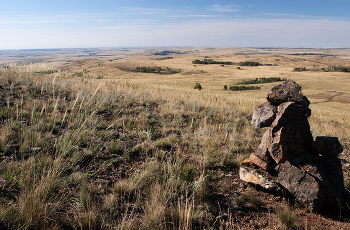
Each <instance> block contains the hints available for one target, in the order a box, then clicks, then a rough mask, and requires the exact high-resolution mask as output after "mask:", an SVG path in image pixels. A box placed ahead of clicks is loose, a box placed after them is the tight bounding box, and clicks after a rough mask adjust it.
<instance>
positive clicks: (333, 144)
mask: <svg viewBox="0 0 350 230" xmlns="http://www.w3.org/2000/svg"><path fill="white" fill-rule="evenodd" d="M312 146H313V147H314V149H315V150H316V151H317V152H319V153H320V154H322V155H324V156H338V154H339V153H341V152H343V147H342V146H341V144H340V142H339V140H338V137H323V136H321V137H316V140H315V141H314V142H313V143H312Z"/></svg>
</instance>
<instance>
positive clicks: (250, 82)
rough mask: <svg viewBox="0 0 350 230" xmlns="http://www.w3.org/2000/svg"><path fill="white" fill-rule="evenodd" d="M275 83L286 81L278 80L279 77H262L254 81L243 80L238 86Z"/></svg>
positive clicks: (284, 79)
mask: <svg viewBox="0 0 350 230" xmlns="http://www.w3.org/2000/svg"><path fill="white" fill-rule="evenodd" d="M277 81H287V79H286V78H280V77H268V78H266V77H262V78H255V79H244V80H243V81H241V82H239V83H238V84H239V85H250V84H261V83H271V82H277Z"/></svg>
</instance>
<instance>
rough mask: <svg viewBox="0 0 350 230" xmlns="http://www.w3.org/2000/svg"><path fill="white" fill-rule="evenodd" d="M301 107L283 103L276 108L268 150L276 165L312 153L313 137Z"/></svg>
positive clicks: (291, 103) (292, 103)
mask: <svg viewBox="0 0 350 230" xmlns="http://www.w3.org/2000/svg"><path fill="white" fill-rule="evenodd" d="M303 111H304V109H303V108H302V106H300V105H298V104H296V103H294V102H285V103H282V104H281V105H279V106H278V113H277V115H276V119H275V121H274V122H273V123H272V125H271V127H270V130H269V137H268V138H267V139H268V140H269V141H270V144H269V145H268V146H269V147H268V150H269V152H270V154H271V157H272V158H273V159H274V160H275V161H276V163H277V164H280V163H283V162H285V161H286V160H288V161H292V160H293V159H294V158H296V157H299V156H301V155H304V154H307V153H310V152H312V146H311V142H312V141H313V137H312V134H311V131H310V125H309V122H308V120H307V118H306V117H305V116H304V113H303Z"/></svg>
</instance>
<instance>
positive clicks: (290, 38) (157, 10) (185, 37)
mask: <svg viewBox="0 0 350 230" xmlns="http://www.w3.org/2000/svg"><path fill="white" fill-rule="evenodd" d="M349 9H350V0H333V1H322V0H302V1H301V0H289V1H288V0H266V1H265V0H253V1H249V0H245V1H209V0H201V1H197V0H195V1H189V0H187V1H184V0H178V1H167V0H162V1H155V0H127V1H112V0H96V1H92V0H0V49H35V48H88V47H143V46H210V47H350V13H349Z"/></svg>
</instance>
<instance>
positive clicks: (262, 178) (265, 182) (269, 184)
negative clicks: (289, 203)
mask: <svg viewBox="0 0 350 230" xmlns="http://www.w3.org/2000/svg"><path fill="white" fill-rule="evenodd" d="M239 178H240V179H241V180H243V181H245V182H247V183H250V184H254V185H258V186H261V187H263V188H265V189H266V190H268V191H271V192H276V193H280V194H285V189H284V188H283V187H282V186H281V185H280V184H279V183H278V182H277V181H276V179H275V178H274V177H273V176H272V175H270V174H269V173H267V172H265V171H263V170H259V169H253V168H249V167H243V166H241V167H240V169H239Z"/></svg>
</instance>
